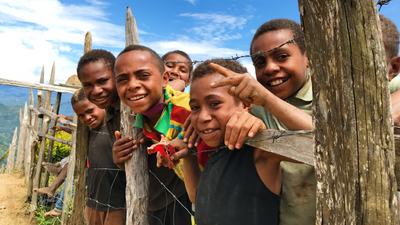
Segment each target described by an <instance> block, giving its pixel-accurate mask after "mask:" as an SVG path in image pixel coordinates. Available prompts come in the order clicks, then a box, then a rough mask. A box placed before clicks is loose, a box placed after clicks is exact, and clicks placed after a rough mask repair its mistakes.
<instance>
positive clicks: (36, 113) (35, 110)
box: [29, 89, 43, 118]
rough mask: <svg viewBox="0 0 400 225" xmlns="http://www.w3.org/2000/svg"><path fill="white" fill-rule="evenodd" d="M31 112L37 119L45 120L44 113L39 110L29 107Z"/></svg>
mask: <svg viewBox="0 0 400 225" xmlns="http://www.w3.org/2000/svg"><path fill="white" fill-rule="evenodd" d="M31 90H32V89H31ZM29 110H31V112H32V113H34V114H35V115H36V116H37V117H39V118H43V113H42V112H40V111H39V110H38V109H37V108H35V106H33V105H29Z"/></svg>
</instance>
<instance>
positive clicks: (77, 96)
mask: <svg viewBox="0 0 400 225" xmlns="http://www.w3.org/2000/svg"><path fill="white" fill-rule="evenodd" d="M82 100H87V98H86V96H85V91H84V90H83V88H79V89H78V90H77V91H75V93H74V94H73V95H72V97H71V105H72V106H74V105H75V104H76V103H78V102H80V101H82Z"/></svg>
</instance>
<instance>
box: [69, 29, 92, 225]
mask: <svg viewBox="0 0 400 225" xmlns="http://www.w3.org/2000/svg"><path fill="white" fill-rule="evenodd" d="M91 49H92V34H91V33H90V32H87V33H86V35H85V44H84V50H83V52H84V54H85V53H87V52H89V51H90V50H91ZM76 124H77V129H76V135H77V136H76V157H75V170H74V180H75V187H74V196H73V199H74V203H73V206H72V214H71V218H70V219H69V221H68V222H70V224H74V225H75V224H76V225H78V224H84V221H85V207H86V189H85V187H86V159H87V153H88V149H87V148H88V146H89V144H88V135H89V128H88V127H86V126H85V125H83V123H81V121H80V120H77V121H76ZM92 157H93V156H92Z"/></svg>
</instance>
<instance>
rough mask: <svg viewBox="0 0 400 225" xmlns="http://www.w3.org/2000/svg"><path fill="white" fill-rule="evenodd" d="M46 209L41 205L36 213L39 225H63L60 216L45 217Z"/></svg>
mask: <svg viewBox="0 0 400 225" xmlns="http://www.w3.org/2000/svg"><path fill="white" fill-rule="evenodd" d="M45 212H46V208H45V207H43V206H42V205H40V206H39V207H38V208H37V209H36V211H35V214H36V216H35V218H36V220H37V225H61V220H60V218H59V217H58V216H49V217H44V214H45Z"/></svg>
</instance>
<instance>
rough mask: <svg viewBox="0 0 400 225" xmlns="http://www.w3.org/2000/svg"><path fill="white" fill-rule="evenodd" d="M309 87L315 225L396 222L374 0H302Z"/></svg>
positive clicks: (390, 136) (386, 100) (384, 75)
mask: <svg viewBox="0 0 400 225" xmlns="http://www.w3.org/2000/svg"><path fill="white" fill-rule="evenodd" d="M299 9H300V14H301V21H302V25H303V27H304V31H305V32H304V33H305V39H306V43H309V44H308V45H307V55H308V58H309V60H310V67H311V69H312V70H311V71H312V72H311V78H312V85H313V99H314V100H313V113H314V134H315V159H316V160H315V161H316V162H315V163H316V165H315V171H316V176H317V221H316V224H398V195H399V194H398V192H397V183H396V177H395V174H394V164H395V152H394V140H393V119H392V110H391V102H390V97H389V89H388V86H389V83H388V78H387V71H386V61H385V52H384V47H383V42H382V34H381V28H380V24H379V22H378V14H377V8H376V2H375V1H374V0H352V1H347V0H332V1H330V2H329V3H327V1H325V0H300V1H299Z"/></svg>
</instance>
